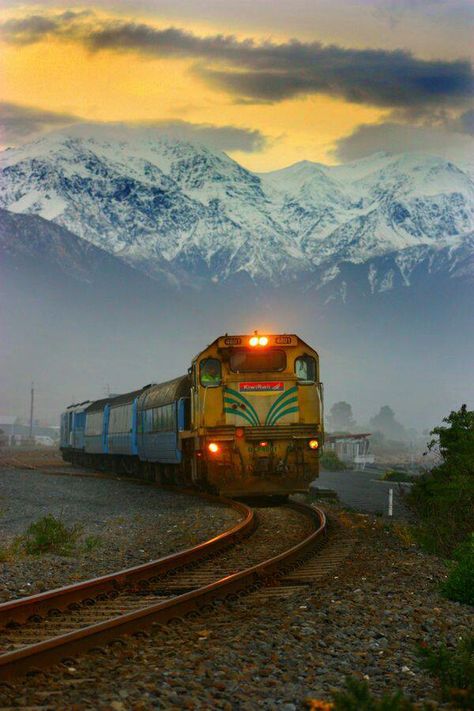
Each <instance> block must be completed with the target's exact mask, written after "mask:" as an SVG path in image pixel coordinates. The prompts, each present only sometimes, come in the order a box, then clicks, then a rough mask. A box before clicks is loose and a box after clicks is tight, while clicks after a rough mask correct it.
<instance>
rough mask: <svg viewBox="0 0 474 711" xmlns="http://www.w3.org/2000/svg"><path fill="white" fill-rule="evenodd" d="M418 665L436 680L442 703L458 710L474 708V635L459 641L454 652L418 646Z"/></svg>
mask: <svg viewBox="0 0 474 711" xmlns="http://www.w3.org/2000/svg"><path fill="white" fill-rule="evenodd" d="M419 655H420V661H421V665H422V666H423V667H424V669H426V670H427V671H428V672H429V673H430V674H431V675H432V676H435V677H437V678H438V679H439V681H440V685H441V693H442V696H443V699H444V700H445V701H450V702H452V703H455V704H456V705H457V707H458V708H462V709H472V708H474V635H470V636H468V637H465V638H463V639H461V640H460V641H459V643H458V645H457V647H455V648H454V649H449V648H448V647H447V646H446V645H444V644H442V645H440V646H439V647H437V648H436V649H433V648H431V647H428V646H427V645H420V647H419Z"/></svg>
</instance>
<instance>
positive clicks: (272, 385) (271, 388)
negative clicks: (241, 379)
mask: <svg viewBox="0 0 474 711" xmlns="http://www.w3.org/2000/svg"><path fill="white" fill-rule="evenodd" d="M283 389H284V386H283V382H282V381H281V380H278V381H276V380H269V381H266V382H250V383H239V392H241V393H268V392H272V393H274V392H283Z"/></svg>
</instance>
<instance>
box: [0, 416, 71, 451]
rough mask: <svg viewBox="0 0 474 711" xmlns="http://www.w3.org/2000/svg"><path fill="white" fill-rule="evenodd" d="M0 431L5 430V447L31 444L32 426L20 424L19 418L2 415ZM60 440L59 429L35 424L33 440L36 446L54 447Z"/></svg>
mask: <svg viewBox="0 0 474 711" xmlns="http://www.w3.org/2000/svg"><path fill="white" fill-rule="evenodd" d="M0 430H3V437H4V440H6V442H5V444H4V445H3V446H5V445H8V446H14V445H20V444H25V443H31V440H30V426H29V425H23V424H21V423H20V422H18V417H16V416H14V415H13V416H12V415H0ZM58 439H59V427H41V426H39V425H38V424H37V423H35V425H34V427H33V440H34V442H35V443H36V444H44V445H49V446H51V445H53V444H56V443H57V441H58Z"/></svg>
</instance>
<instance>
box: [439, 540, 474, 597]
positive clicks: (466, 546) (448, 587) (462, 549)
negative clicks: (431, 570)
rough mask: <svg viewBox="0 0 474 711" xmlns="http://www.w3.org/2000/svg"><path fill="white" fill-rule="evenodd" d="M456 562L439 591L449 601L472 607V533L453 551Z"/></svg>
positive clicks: (473, 587)
mask: <svg viewBox="0 0 474 711" xmlns="http://www.w3.org/2000/svg"><path fill="white" fill-rule="evenodd" d="M453 557H454V560H455V561H456V562H455V563H454V564H453V565H452V567H451V571H450V573H449V576H448V579H447V580H446V582H445V583H443V584H442V586H441V590H442V592H443V593H444V595H446V597H448V598H449V599H450V600H455V601H456V602H464V603H466V604H467V605H474V533H471V536H470V537H469V538H468V540H467V541H465V542H464V543H462V544H461V545H460V546H458V548H456V550H455V551H454V556H453Z"/></svg>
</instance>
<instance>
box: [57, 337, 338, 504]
mask: <svg viewBox="0 0 474 711" xmlns="http://www.w3.org/2000/svg"><path fill="white" fill-rule="evenodd" d="M323 403H324V400H323V385H322V382H321V380H320V372H319V356H318V353H317V352H316V351H315V350H314V349H313V348H311V347H310V346H308V345H307V344H306V343H305V342H304V341H303V340H302V339H301V338H300V337H299V336H297V335H295V334H277V335H266V334H261V333H258V332H254V333H253V334H250V335H236V336H230V335H228V334H225V335H224V336H219V337H218V338H216V339H215V340H214V341H213V342H212V343H211V344H210V345H209V346H207V348H205V349H204V350H203V351H201V352H200V353H199V354H198V355H197V356H196V357H195V358H194V359H193V360H192V362H191V365H190V367H189V369H188V372H187V373H186V374H185V375H182V376H180V377H177V378H174V379H173V380H169V381H167V382H163V383H151V384H148V385H145V386H144V387H142V388H140V389H139V390H134V391H132V392H129V393H125V394H123V395H117V396H110V397H107V398H102V399H100V400H95V401H89V400H87V401H84V402H81V403H75V404H73V405H70V406H69V407H68V408H67V409H66V410H65V411H64V412H63V413H62V414H61V435H60V436H61V440H60V448H61V453H62V456H63V459H64V460H65V461H68V462H71V463H72V464H73V465H79V466H85V467H94V468H99V469H102V470H111V471H115V472H117V473H125V474H128V475H134V476H141V477H143V478H145V479H148V480H152V481H156V482H158V483H162V484H172V485H177V486H190V487H193V488H197V489H200V490H203V491H209V492H211V493H214V494H218V495H221V496H228V497H245V496H264V497H266V496H268V497H287V496H289V495H290V494H294V493H297V492H306V491H308V488H309V484H310V482H311V481H312V480H313V479H315V478H317V477H318V475H319V458H320V455H321V452H322V447H323V443H324V426H323V406H324V405H323Z"/></svg>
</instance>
